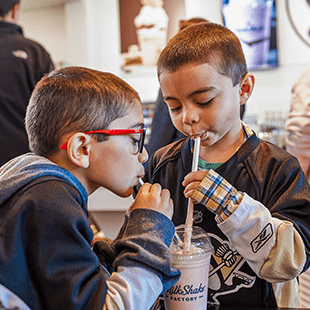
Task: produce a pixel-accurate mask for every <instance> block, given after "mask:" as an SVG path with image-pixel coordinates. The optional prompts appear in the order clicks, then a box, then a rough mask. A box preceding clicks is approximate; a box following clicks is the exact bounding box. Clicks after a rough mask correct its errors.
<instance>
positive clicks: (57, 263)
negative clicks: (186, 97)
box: [0, 67, 179, 310]
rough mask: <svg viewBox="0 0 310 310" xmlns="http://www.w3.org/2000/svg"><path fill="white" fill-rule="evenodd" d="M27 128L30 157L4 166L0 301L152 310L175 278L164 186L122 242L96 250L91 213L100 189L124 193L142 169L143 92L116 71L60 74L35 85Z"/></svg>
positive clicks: (142, 205)
mask: <svg viewBox="0 0 310 310" xmlns="http://www.w3.org/2000/svg"><path fill="white" fill-rule="evenodd" d="M26 129H27V133H28V137H29V142H30V149H31V150H32V152H33V153H28V154H25V155H21V156H19V157H16V158H15V159H12V160H11V161H9V162H8V163H7V164H5V165H4V166H2V167H1V168H0V189H1V193H0V270H1V272H0V304H1V305H3V306H4V308H5V309H13V308H14V309H17V308H18V309H42V310H43V309H44V310H47V309H72V310H73V309H83V310H84V309H132V310H137V309H141V310H142V309H143V310H145V309H150V307H151V306H152V304H153V303H154V302H155V300H156V299H157V297H158V295H159V294H160V293H162V292H163V291H165V290H167V289H168V288H169V287H170V286H171V285H172V284H173V283H175V282H176V281H177V279H178V277H179V271H178V270H176V269H173V268H171V265H170V263H171V253H170V250H169V245H170V242H171V240H172V237H173V234H174V226H173V223H172V222H171V220H170V218H171V216H172V213H173V203H172V201H171V199H170V195H169V192H168V190H161V187H160V185H159V184H154V185H151V184H144V185H143V186H142V188H141V190H140V191H139V193H138V196H137V199H136V200H135V201H134V203H133V205H132V206H131V208H130V212H129V213H128V215H127V216H126V219H125V222H124V225H123V227H122V228H121V230H120V232H119V235H118V236H117V238H116V239H115V240H114V241H112V240H108V239H105V240H103V241H98V242H97V243H95V245H94V251H93V250H92V248H91V243H92V239H93V233H92V230H91V228H90V225H89V222H88V218H87V197H88V195H90V194H91V193H92V192H94V191H95V190H96V189H97V188H99V187H100V186H103V187H104V188H106V189H108V190H110V191H112V192H113V193H115V194H116V195H119V196H121V197H127V196H129V195H131V194H132V191H133V186H135V185H137V184H138V180H139V178H140V177H142V176H143V175H144V168H143V162H145V161H146V160H147V157H148V156H147V153H146V151H145V149H144V148H143V142H144V129H143V114H142V106H141V102H140V99H139V96H138V94H137V93H136V92H135V91H134V90H133V89H132V88H131V87H130V86H129V85H128V84H127V83H125V82H124V81H122V80H121V79H119V78H118V77H116V76H114V75H113V74H110V73H104V72H99V71H95V70H91V69H87V68H80V67H68V68H64V69H60V70H56V71H53V72H52V73H50V74H49V75H48V76H45V77H44V78H43V79H42V80H41V81H40V82H39V83H38V84H37V86H36V88H35V90H34V92H33V94H32V96H31V99H30V103H29V105H28V108H27V113H26ZM95 253H96V254H97V255H98V257H97V256H96V254H95ZM98 258H99V259H98Z"/></svg>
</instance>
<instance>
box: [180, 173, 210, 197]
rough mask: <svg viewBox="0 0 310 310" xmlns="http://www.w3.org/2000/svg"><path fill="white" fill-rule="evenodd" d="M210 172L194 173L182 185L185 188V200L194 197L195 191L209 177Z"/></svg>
mask: <svg viewBox="0 0 310 310" xmlns="http://www.w3.org/2000/svg"><path fill="white" fill-rule="evenodd" d="M207 173H208V171H193V172H190V173H189V174H188V175H187V176H186V177H185V178H184V181H183V182H182V185H183V186H185V189H184V192H183V193H184V196H185V198H190V197H192V195H193V193H194V191H195V190H196V189H197V187H198V186H199V184H200V183H201V181H202V180H203V179H204V177H205V176H206V175H207Z"/></svg>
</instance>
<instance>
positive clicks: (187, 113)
mask: <svg viewBox="0 0 310 310" xmlns="http://www.w3.org/2000/svg"><path fill="white" fill-rule="evenodd" d="M198 121H199V115H198V113H197V112H196V111H195V109H191V108H189V109H184V111H183V123H184V124H187V125H192V124H194V123H198Z"/></svg>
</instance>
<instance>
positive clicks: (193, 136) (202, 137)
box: [190, 131, 209, 140]
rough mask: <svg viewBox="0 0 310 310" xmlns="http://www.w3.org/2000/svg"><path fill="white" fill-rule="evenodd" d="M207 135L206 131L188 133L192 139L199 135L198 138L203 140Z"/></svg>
mask: <svg viewBox="0 0 310 310" xmlns="http://www.w3.org/2000/svg"><path fill="white" fill-rule="evenodd" d="M208 136H209V132H208V131H205V132H203V133H200V134H193V135H190V138H192V139H196V138H198V137H200V140H205V139H207V138H208Z"/></svg>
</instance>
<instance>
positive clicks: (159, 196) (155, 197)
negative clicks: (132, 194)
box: [130, 183, 173, 220]
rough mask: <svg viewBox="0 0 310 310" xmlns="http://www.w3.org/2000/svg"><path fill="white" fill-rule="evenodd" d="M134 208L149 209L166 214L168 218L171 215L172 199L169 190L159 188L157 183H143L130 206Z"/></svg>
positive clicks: (131, 208)
mask: <svg viewBox="0 0 310 310" xmlns="http://www.w3.org/2000/svg"><path fill="white" fill-rule="evenodd" d="M134 209H150V210H155V211H158V212H160V213H163V214H164V215H166V216H167V217H168V218H169V219H170V220H171V218H172V215H173V201H172V199H171V198H170V192H169V191H168V190H167V189H163V190H162V188H161V186H160V185H159V184H153V185H152V184H150V183H144V184H143V185H142V186H141V188H140V189H139V192H138V194H137V197H136V199H135V201H134V203H133V204H132V206H131V207H130V211H132V210H134Z"/></svg>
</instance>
